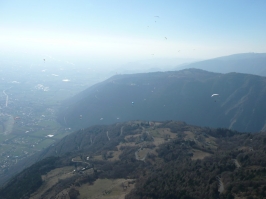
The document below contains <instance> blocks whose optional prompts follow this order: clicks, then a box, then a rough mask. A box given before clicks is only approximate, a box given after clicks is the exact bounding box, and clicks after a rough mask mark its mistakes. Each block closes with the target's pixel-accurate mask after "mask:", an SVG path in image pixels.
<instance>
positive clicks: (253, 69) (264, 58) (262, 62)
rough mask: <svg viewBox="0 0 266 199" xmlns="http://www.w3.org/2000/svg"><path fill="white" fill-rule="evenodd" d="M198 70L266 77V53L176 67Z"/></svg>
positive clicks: (221, 58)
mask: <svg viewBox="0 0 266 199" xmlns="http://www.w3.org/2000/svg"><path fill="white" fill-rule="evenodd" d="M187 68H197V69H202V70H207V71H211V72H217V73H230V72H238V73H246V74H253V75H260V76H266V53H242V54H235V55H229V56H224V57H218V58H215V59H209V60H204V61H199V62H195V63H190V64H186V65H183V66H179V67H176V68H175V69H176V70H182V69H187Z"/></svg>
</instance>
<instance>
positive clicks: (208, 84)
mask: <svg viewBox="0 0 266 199" xmlns="http://www.w3.org/2000/svg"><path fill="white" fill-rule="evenodd" d="M214 93H216V94H219V95H218V96H216V97H211V95H212V94H214ZM265 101H266V78H265V77H261V76H255V75H248V74H238V73H228V74H219V73H211V72H207V71H203V70H199V69H186V70H182V71H173V72H157V73H147V74H133V75H116V76H113V77H112V78H110V79H108V80H106V81H104V82H102V83H99V84H96V85H94V86H92V87H90V88H88V89H87V90H85V91H83V92H82V93H80V94H78V95H76V96H75V97H73V98H71V99H69V100H67V101H65V102H64V103H63V104H62V106H61V111H60V112H59V115H58V120H59V121H60V122H61V124H63V125H65V126H66V127H72V128H84V127H87V126H90V125H93V124H110V123H114V122H121V121H128V120H181V121H185V122H188V123H191V124H194V125H201V126H211V127H226V128H231V129H235V130H238V131H251V132H255V131H261V130H265V129H266V126H265V118H266V111H265V110H266V105H265Z"/></svg>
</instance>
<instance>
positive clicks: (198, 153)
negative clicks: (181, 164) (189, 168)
mask: <svg viewBox="0 0 266 199" xmlns="http://www.w3.org/2000/svg"><path fill="white" fill-rule="evenodd" d="M210 155H211V154H210V153H206V152H203V151H200V150H195V149H194V150H193V156H192V158H191V159H192V160H198V159H200V160H202V159H203V158H205V157H207V156H210Z"/></svg>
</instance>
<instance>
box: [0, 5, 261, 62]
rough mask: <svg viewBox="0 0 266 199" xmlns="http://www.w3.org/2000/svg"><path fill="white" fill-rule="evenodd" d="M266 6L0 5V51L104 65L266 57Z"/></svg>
mask: <svg viewBox="0 0 266 199" xmlns="http://www.w3.org/2000/svg"><path fill="white" fill-rule="evenodd" d="M265 8H266V1H265V0H256V1H252V0H200V1H198V0H182V1H181V0H132V1H129V0H128V1H126V0H123V1H122V0H94V1H92V0H91V1H90V0H87V1H82V0H79V1H74V0H73V1H70V0H64V1H60V0H57V1H54V0H53V1H51V0H46V1H35V0H32V1H29V0H28V1H27V0H23V1H21V0H18V1H13V0H9V1H4V0H0V52H2V54H5V53H9V54H10V53H12V52H27V53H30V54H34V53H35V54H39V55H43V56H48V55H49V56H53V57H59V58H60V59H64V58H65V57H67V58H68V59H69V60H70V61H73V62H78V61H83V62H88V63H101V64H103V65H104V64H105V65H108V64H110V63H114V64H122V63H127V62H134V61H138V60H151V59H178V58H180V59H181V58H182V59H183V58H190V59H209V58H214V57H219V56H223V55H229V54H236V53H246V52H257V53H264V52H266V45H265V44H266V34H265V33H266V25H265V21H266V12H265ZM155 16H159V17H155ZM166 38H167V39H166Z"/></svg>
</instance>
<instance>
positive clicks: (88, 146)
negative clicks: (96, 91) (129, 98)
mask: <svg viewBox="0 0 266 199" xmlns="http://www.w3.org/2000/svg"><path fill="white" fill-rule="evenodd" d="M265 146H266V134H265V133H256V134H248V133H238V132H236V131H231V130H228V129H221V128H220V129H212V128H207V127H198V126H194V125H188V124H186V123H184V122H175V121H166V122H145V121H131V122H126V123H117V124H113V125H109V126H105V125H102V126H93V127H89V128H86V129H81V130H79V131H77V132H75V133H72V134H70V135H68V136H66V137H65V138H64V139H62V140H61V141H59V142H58V143H56V144H55V145H53V146H50V147H49V148H48V149H47V150H46V151H44V152H43V154H42V157H43V158H44V159H42V160H41V161H39V162H37V163H35V164H34V165H32V166H31V167H29V168H27V169H25V170H24V171H23V172H21V173H19V174H18V175H16V176H15V177H14V178H13V179H11V181H10V182H9V183H7V184H6V185H5V187H3V188H2V189H1V190H0V196H1V198H3V199H9V198H12V199H16V198H25V199H26V198H32V199H33V198H62V197H64V198H84V197H87V198H127V199H133V198H182V197H183V198H192V199H194V198H195V199H197V198H218V197H219V198H237V197H240V198H243V197H251V196H252V197H253V198H258V197H259V196H263V197H264V196H266V191H265V187H266V183H265V180H264V177H265V175H266V161H265V160H266V153H265V151H266V149H265Z"/></svg>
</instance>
